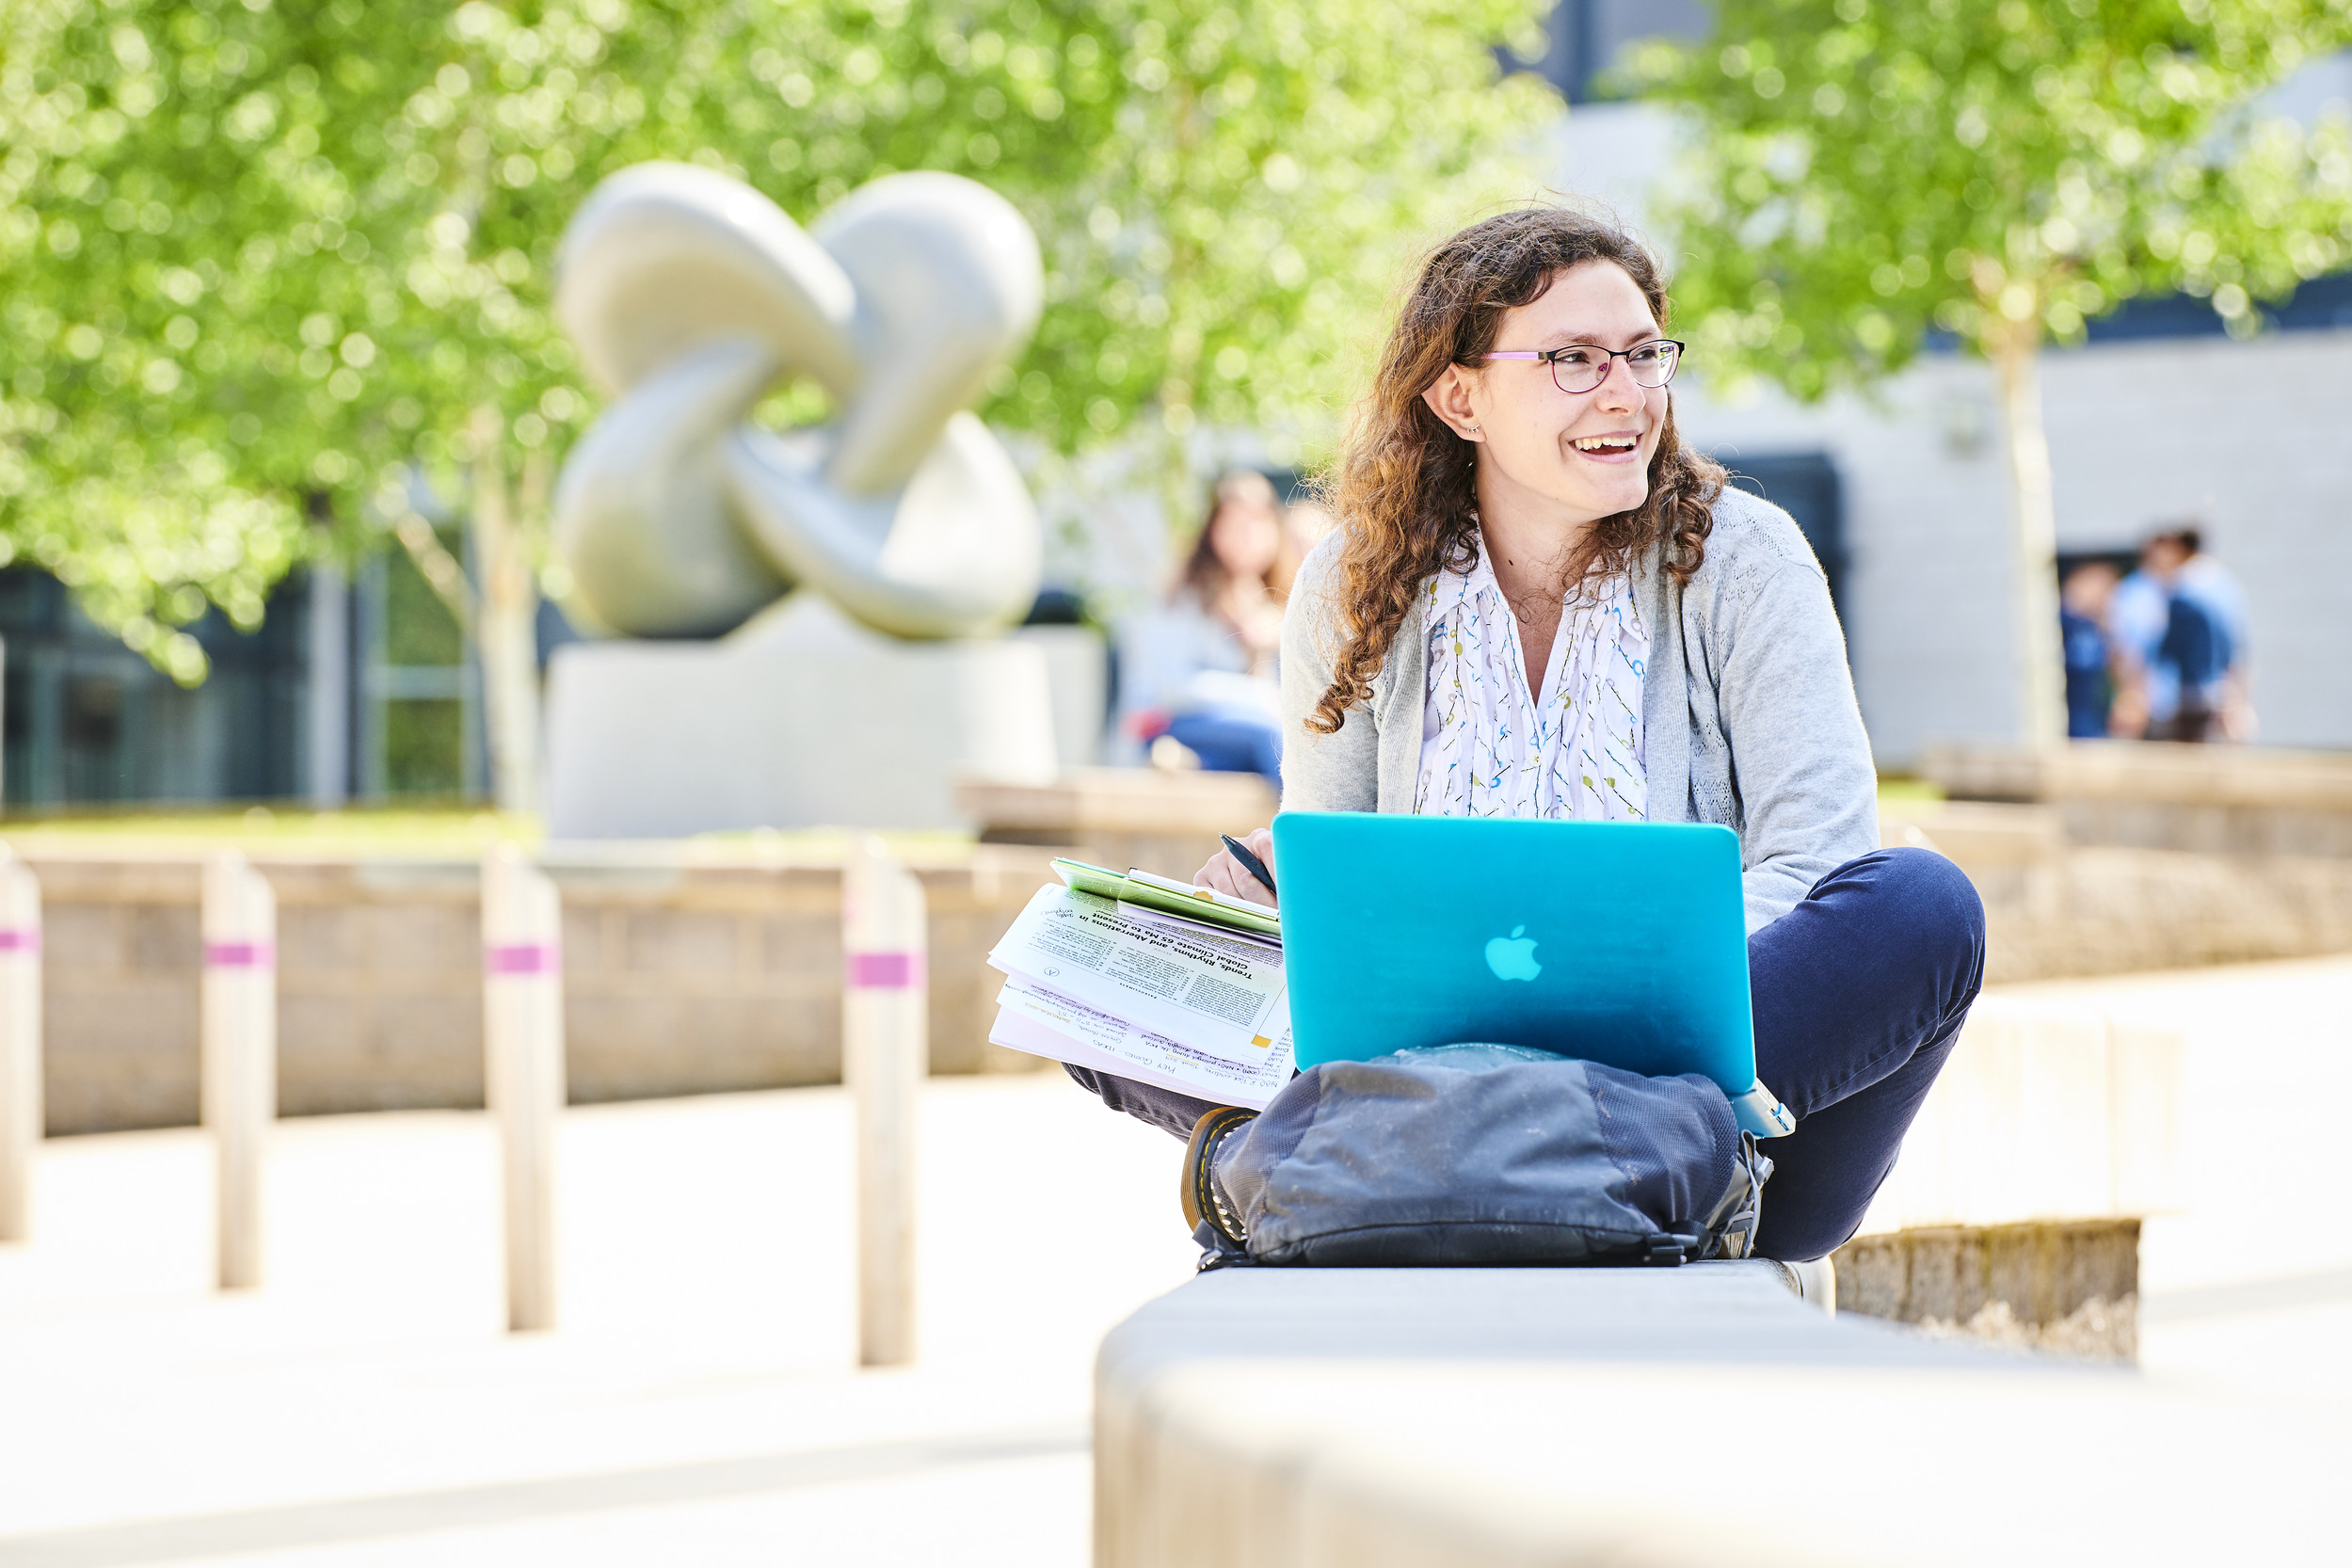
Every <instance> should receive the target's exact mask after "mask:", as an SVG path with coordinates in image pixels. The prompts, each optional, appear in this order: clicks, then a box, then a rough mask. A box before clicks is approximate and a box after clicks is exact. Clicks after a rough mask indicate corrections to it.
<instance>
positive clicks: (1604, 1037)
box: [1274, 811, 1797, 1138]
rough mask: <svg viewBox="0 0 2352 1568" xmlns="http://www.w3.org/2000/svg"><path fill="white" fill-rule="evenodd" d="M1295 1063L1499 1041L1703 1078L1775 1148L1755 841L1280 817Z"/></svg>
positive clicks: (1671, 829)
mask: <svg viewBox="0 0 2352 1568" xmlns="http://www.w3.org/2000/svg"><path fill="white" fill-rule="evenodd" d="M1274 879H1275V882H1276V884H1277V885H1278V886H1279V887H1280V888H1281V891H1282V939H1283V952H1284V968H1285V969H1286V970H1287V971H1288V978H1289V989H1290V1037H1291V1044H1292V1047H1293V1048H1294V1049H1295V1050H1296V1052H1297V1060H1298V1064H1299V1065H1300V1066H1302V1067H1311V1066H1314V1065H1316V1064H1318V1063H1322V1062H1343V1061H1356V1062H1360V1061H1364V1060H1366V1059H1368V1058H1370V1057H1374V1056H1381V1055H1384V1054H1386V1053H1387V1052H1389V1051H1393V1050H1401V1049H1403V1048H1406V1047H1409V1046H1439V1045H1447V1044H1450V1043H1452V1042H1455V1041H1467V1040H1478V1041H1494V1042H1498V1043H1500V1044H1504V1045H1512V1046H1529V1047H1533V1048H1537V1049H1541V1050H1550V1051H1558V1052H1560V1054H1561V1055H1563V1056H1575V1057H1582V1058H1584V1059H1586V1060H1588V1061H1592V1062H1599V1063H1602V1064H1606V1065H1608V1066H1611V1067H1622V1068H1624V1070H1626V1071H1628V1072H1636V1073H1642V1074H1647V1075H1650V1076H1660V1075H1665V1074H1672V1073H1699V1074H1702V1075H1704V1076H1705V1077H1707V1078H1709V1079H1712V1080H1714V1081H1715V1082H1716V1083H1717V1084H1718V1085H1719V1086H1720V1087H1721V1089H1722V1091H1723V1093H1724V1094H1725V1095H1727V1096H1730V1098H1731V1102H1732V1109H1733V1111H1734V1112H1736V1114H1737V1115H1738V1118H1739V1125H1740V1126H1741V1127H1742V1128H1745V1129H1747V1130H1748V1131H1750V1132H1752V1133H1754V1134H1755V1135H1756V1136H1757V1137H1759V1138H1776V1137H1779V1136H1781V1135H1783V1134H1784V1133H1789V1132H1794V1131H1795V1130H1796V1128H1797V1122H1796V1118H1795V1117H1794V1116H1792V1115H1790V1114H1789V1112H1788V1108H1787V1107H1786V1106H1784V1105H1783V1104H1782V1103H1781V1101H1780V1099H1779V1097H1778V1096H1775V1095H1774V1094H1773V1093H1772V1092H1771V1091H1770V1090H1768V1089H1767V1088H1766V1087H1765V1086H1764V1085H1763V1084H1762V1083H1760V1082H1758V1081H1757V1080H1756V1048H1755V1031H1754V1028H1753V1024H1752V1018H1751V1016H1750V1013H1749V1006H1748V936H1747V926H1746V922H1745V920H1744V918H1743V914H1742V902H1741V896H1740V887H1739V836H1738V835H1737V834H1736V833H1734V832H1733V831H1732V830H1731V829H1730V828H1728V827H1717V826H1712V825H1706V824H1687V825H1686V824H1662V823H1576V822H1529V821H1526V820H1523V819H1518V818H1505V817H1418V816H1378V815H1372V814H1368V813H1364V812H1354V811H1285V812H1283V813H1282V814H1281V815H1279V816H1277V817H1275V818H1274Z"/></svg>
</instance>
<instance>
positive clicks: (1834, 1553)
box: [1095, 1264, 2352, 1568]
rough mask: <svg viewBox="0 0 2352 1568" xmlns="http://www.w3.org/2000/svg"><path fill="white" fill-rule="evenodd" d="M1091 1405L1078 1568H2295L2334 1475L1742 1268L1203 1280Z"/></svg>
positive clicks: (2166, 1411)
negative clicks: (1990, 1567)
mask: <svg viewBox="0 0 2352 1568" xmlns="http://www.w3.org/2000/svg"><path fill="white" fill-rule="evenodd" d="M1096 1401H1097V1402H1096V1432H1095V1466H1096V1552H1095V1563H1096V1568H1212V1565H1213V1568H1485V1565H1493V1568H1538V1565H1543V1568H1567V1565H1571V1564H1585V1563H1591V1564H1595V1565H1600V1564H1608V1565H1611V1568H1631V1565H1640V1568H1684V1565H1688V1568H1701V1565H1704V1568H1720V1565H1723V1564H1729V1563H1738V1564H1743V1565H1765V1568H1778V1565H1782V1564H1791V1565H1793V1564H1799V1563H1802V1564H1807V1565H1811V1568H1820V1565H1825V1564H1826V1565H1840V1564H1850V1565H1855V1568H1862V1565H1865V1564H1866V1565H1869V1568H1903V1565H1909V1564H1921V1565H1928V1564H1935V1565H1945V1564H1952V1565H1957V1564H1974V1565H1980V1564H1983V1563H1986V1562H1996V1561H1997V1562H2002V1563H2005V1564H2039V1563H2051V1564H2058V1563H2065V1564H2070V1565H2078V1564H2081V1563H2086V1562H2111V1561H2130V1562H2134V1563H2139V1564H2147V1563H2172V1562H2200V1563H2201V1562H2211V1561H2273V1560H2277V1561H2285V1560H2308V1555H2309V1552H2310V1550H2311V1548H2312V1544H2313V1543H2316V1542H2318V1541H2322V1540H2325V1539H2328V1535H2327V1534H2324V1533H2322V1532H2325V1531H2332V1530H2333V1529H2334V1528H2335V1527H2334V1524H2333V1520H2332V1517H2331V1515H2332V1503H2331V1501H2330V1499H2331V1497H2332V1496H2333V1494H2334V1492H2335V1491H2336V1490H2337V1485H2338V1482H2339V1481H2340V1479H2341V1473H2342V1466H2343V1464H2344V1462H2345V1461H2346V1459H2348V1458H2352V1436H2347V1434H2346V1433H2344V1432H2341V1431H2335V1430H2329V1429H2328V1426H2327V1425H2326V1424H2325V1421H2326V1412H2325V1411H2324V1410H2323V1409H2321V1407H2318V1406H2313V1407H2312V1410H2311V1412H2310V1413H2309V1414H2308V1415H2306V1414H2301V1413H2296V1412H2291V1411H2290V1412H2281V1411H2278V1410H2273V1409H2269V1408H2264V1409H2254V1408H2250V1407H2246V1406H2240V1405H2233V1404H2227V1403H2222V1402H2218V1401H2207V1400H2193V1399H2189V1398H2184V1397H2177V1396H2170V1395H2166V1394H2162V1393H2158V1392H2153V1391H2151V1390H2149V1389H2147V1388H2145V1387H2142V1386H2140V1385H2139V1384H2138V1383H2137V1381H2136V1380H2135V1379H2133V1378H2130V1377H2129V1376H2127V1375H2125V1374H2120V1373H2107V1372H2093V1371H2085V1370H2075V1369H2061V1368H2058V1367H2057V1366H2056V1364H2052V1363H2045V1362H2035V1361H2027V1360H2024V1359H2021V1358H2014V1357H2002V1356H1998V1355H1995V1354H1993V1353H1992V1352H1981V1351H1976V1350H1973V1349H1964V1348H1960V1347H1957V1346H1953V1345H1948V1344H1941V1343H1936V1342H1933V1341H1928V1340H1925V1339H1920V1338H1917V1337H1912V1336H1904V1335H1901V1334H1899V1333H1897V1332H1896V1331H1894V1330H1892V1329H1889V1328H1887V1327H1885V1326H1883V1325H1876V1324H1871V1323H1868V1322H1866V1321H1864V1320H1855V1319H1851V1318H1840V1319H1837V1320H1831V1319H1828V1318H1826V1317H1824V1316H1823V1315H1821V1314H1820V1313H1817V1312H1816V1311H1814V1310H1813V1309H1812V1308H1810V1307H1808V1306H1806V1305H1805V1304H1802V1303H1800V1302H1799V1301H1798V1300H1797V1299H1796V1298H1795V1297H1794V1296H1792V1295H1790V1294H1789V1293H1788V1292H1787V1291H1786V1290H1785V1289H1784V1288H1783V1286H1782V1285H1781V1284H1780V1282H1779V1280H1778V1279H1777V1278H1776V1277H1775V1274H1774V1272H1772V1271H1771V1270H1770V1269H1769V1268H1768V1267H1766V1266H1754V1265H1742V1264H1698V1265H1694V1266H1691V1267H1688V1268H1684V1269H1661V1270H1645V1269H1623V1270H1620V1269H1593V1270H1423V1271H1409V1270H1329V1271H1322V1270H1246V1269H1244V1270H1233V1271H1227V1272H1219V1273H1214V1274H1208V1275H1205V1276H1202V1277H1201V1278H1199V1279H1196V1280H1194V1281H1193V1282H1192V1283H1191V1284H1189V1285H1186V1286H1184V1287H1183V1288H1179V1289H1177V1290H1176V1291H1174V1292H1172V1293H1171V1294H1170V1295H1168V1296H1165V1297H1163V1298H1161V1299H1160V1301H1158V1302H1155V1303H1153V1304H1150V1305H1148V1306H1146V1307H1145V1308H1144V1310H1143V1311H1141V1312H1139V1313H1137V1314H1136V1315H1135V1316H1134V1317H1133V1318H1131V1319H1129V1320H1128V1321H1127V1322H1126V1323H1124V1324H1122V1325H1121V1326H1120V1327H1119V1328H1117V1329H1116V1330H1114V1331H1113V1332H1112V1335H1111V1336H1110V1337H1109V1339H1107V1340H1106V1341H1105V1343H1104V1346H1103V1349H1102V1353H1101V1356H1100V1359H1099V1361H1098V1364H1097V1371H1096Z"/></svg>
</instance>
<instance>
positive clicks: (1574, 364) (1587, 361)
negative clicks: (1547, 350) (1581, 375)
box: [1552, 348, 1593, 370]
mask: <svg viewBox="0 0 2352 1568" xmlns="http://www.w3.org/2000/svg"><path fill="white" fill-rule="evenodd" d="M1592 360H1593V351H1592V349H1590V348H1563V349H1560V351H1558V352H1557V353H1555V354H1554V355H1553V356H1552V363H1554V364H1556V365H1566V366H1567V367H1568V368H1569V369H1570V370H1590V369H1592Z"/></svg>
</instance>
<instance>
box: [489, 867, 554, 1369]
mask: <svg viewBox="0 0 2352 1568" xmlns="http://www.w3.org/2000/svg"><path fill="white" fill-rule="evenodd" d="M562 934H563V906H562V904H560V902H559V901H558V900H557V898H556V896H555V884H554V883H552V882H551V881H549V880H548V879H547V876H546V873H544V872H541V871H540V870H539V869H538V868H537V867H536V866H533V865H531V864H530V863H529V862H527V861H526V860H524V859H523V857H522V854H521V852H520V850H518V849H516V848H515V846H514V845H512V844H501V845H499V846H498V847H497V848H495V849H493V850H491V851H490V852H489V853H488V855H486V856H483V858H482V1009H483V1013H482V1040H483V1051H484V1061H483V1086H484V1090H485V1096H486V1097H487V1098H488V1102H489V1108H490V1112H491V1113H492V1114H493V1115H495V1116H496V1117H497V1118H498V1129H499V1140H500V1143H501V1144H502V1146H503V1149H504V1168H505V1212H506V1227H505V1228H506V1326H507V1327H508V1328H509V1329H512V1330H514V1331H516V1332H517V1333H523V1332H528V1331H531V1330H536V1329H549V1328H553V1327H554V1326H555V1119H556V1115H557V1113H558V1112H561V1111H562V1109H563V1106H564V966H563V949H562V945H561V936H562Z"/></svg>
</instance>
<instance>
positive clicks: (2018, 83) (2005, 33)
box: [1636, 0, 2352, 742]
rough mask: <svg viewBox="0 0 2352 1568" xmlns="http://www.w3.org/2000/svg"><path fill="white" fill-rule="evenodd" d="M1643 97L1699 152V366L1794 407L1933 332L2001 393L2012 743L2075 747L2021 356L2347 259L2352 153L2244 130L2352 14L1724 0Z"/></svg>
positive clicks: (1904, 0)
mask: <svg viewBox="0 0 2352 1568" xmlns="http://www.w3.org/2000/svg"><path fill="white" fill-rule="evenodd" d="M1717 9H1718V16H1719V22H1720V25H1719V27H1718V30H1717V34H1716V37H1715V38H1714V39H1713V40H1710V41H1709V42H1707V43H1706V44H1704V45H1699V46H1688V47H1676V46H1669V45H1654V46H1651V47H1650V48H1648V49H1647V50H1645V51H1644V52H1643V53H1642V55H1641V56H1640V58H1639V60H1638V62H1637V65H1636V72H1637V74H1638V75H1639V76H1640V78H1641V79H1643V80H1644V81H1646V82H1647V83H1648V85H1649V86H1650V87H1651V88H1652V90H1654V91H1655V92H1656V93H1657V94H1658V95H1660V96H1662V97H1664V98H1665V99H1667V100H1669V101H1671V102H1673V103H1675V104H1680V105H1681V106H1682V107H1683V108H1684V109H1686V110H1687V111H1688V112H1689V114H1690V116H1691V117H1692V119H1693V120H1694V122H1695V123H1696V125H1697V127H1698V129H1699V133H1700V135H1699V137H1698V140H1697V144H1696V146H1695V147H1694V149H1693V156H1692V157H1691V159H1690V163H1689V168H1690V177H1689V180H1688V184H1687V185H1686V193H1685V195H1684V197H1683V198H1682V199H1681V200H1680V203H1679V205H1678V207H1677V208H1675V209H1674V210H1673V211H1672V217H1671V220H1672V223H1673V225H1674V227H1675V230H1676V232H1677V237H1678V241H1679V244H1680V246H1681V248H1682V252H1683V262H1682V265H1681V269H1680V271H1679V273H1678V275H1677V277H1676V280H1675V295H1676V297H1677V301H1678V303H1679V304H1680V305H1681V306H1682V307H1683V309H1684V311H1685V314H1684V317H1683V319H1684V322H1685V324H1686V326H1687V327H1688V329H1689V331H1690V335H1691V336H1692V337H1693V338H1694V340H1696V343H1697V344H1699V345H1702V346H1703V349H1704V359H1703V362H1704V363H1706V364H1708V365H1709V366H1710V367H1713V366H1716V365H1721V366H1723V367H1725V368H1726V369H1727V370H1728V371H1730V372H1732V373H1733V374H1734V375H1735V376H1736V375H1753V376H1763V377H1766V378H1768V379H1770V380H1772V381H1774V382H1777V383H1778V384H1779V385H1781V386H1782V387H1784V388H1785V389H1787V390H1788V391H1789V392H1793V393H1795V394H1796V395H1797V396H1799V397H1800V398H1804V399H1808V400H1810V399H1816V398H1819V397H1821V396H1823V395H1825V394H1827V393H1830V392H1834V391H1837V390H1839V389H1842V388H1852V387H1860V386H1865V385H1867V384H1869V383H1871V382H1873V381H1876V380H1878V379H1879V378H1880V377H1883V376H1887V375H1890V374H1892V373H1893V372H1895V371H1896V370H1898V369H1900V368H1901V367H1902V366H1903V365H1904V364H1905V363H1906V362H1908V361H1909V360H1911V359H1912V356H1914V355H1915V354H1917V353H1918V352H1919V351H1920V350H1921V347H1922V346H1923V341H1924V340H1925V339H1926V338H1927V336H1928V333H1929V332H1930V331H1931V330H1934V331H1941V332H1944V333H1948V334H1950V335H1952V336H1953V337H1955V338H1957V339H1958V340H1959V341H1960V343H1961V344H1965V345H1966V346H1967V347H1968V348H1970V349H1972V350H1974V351H1975V352H1976V353H1978V354H1980V355H1982V356H1983V357H1984V358H1986V359H1987V360H1991V361H1992V364H1993V365H1994V366H1995V368H1996V369H1997V371H1998V375H1999V383H2000V388H2001V399H2002V406H2003V410H2004V424H2005V430H2006V436H2007V447H2008V466H2009V479H2010V488H2011V492H2012V506H2013V510H2014V515H2015V520H2016V525H2017V552H2018V559H2017V574H2018V576H2017V580H2018V584H2019V601H2018V606H2017V612H2018V626H2019V629H2020V636H2019V642H2020V648H2019V661H2018V669H2019V677H2018V678H2019V682H2020V689H2021V706H2020V710H2019V712H2020V715H2021V723H2022V725H2023V727H2024V729H2025V731H2026V733H2027V734H2028V736H2029V737H2031V738H2032V739H2034V740H2035V741H2037V742H2055V741H2056V739H2057V738H2058V737H2059V736H2061V735H2063V733H2064V728H2065V727H2064V716H2063V706H2062V696H2061V692H2060V685H2059V677H2060V664H2059V659H2058V653H2057V646H2056V639H2057V606H2056V585H2055V566H2054V561H2053V555H2054V549H2055V543H2054V540H2055V530H2054V516H2053V504H2052V499H2051V481H2050V458H2049V448H2048V443H2047V440H2046V439H2045V436H2044V434H2043V429H2042V422H2041V408H2040V392H2039V391H2038V386H2037V381H2036V376H2035V368H2034V367H2035V355H2036V354H2037V352H2038V351H2039V350H2040V347H2041V346H2042V345H2043V344H2045V343H2049V342H2053V341H2056V342H2059V343H2067V342H2073V341H2077V340H2079V339H2080V338H2081V336H2082V334H2083V328H2084V323H2085V322H2086V321H2088V319H2090V318H2092V317H2095V316H2097V315H2100V314H2101V313H2103V312H2106V311H2109V310H2111V309H2113V308H2114V307H2115V306H2117V305H2118V304H2120V303H2121V302H2122V301H2124V300H2127V299H2130V298H2132V297H2134V296H2137V295H2141V294H2146V293H2149V292H2152V291H2168V290H2176V289H2181V290H2186V291H2188V292H2190V293H2192V294H2195V295H2199V296H2206V297H2209V298H2211V300H2212V301H2213V304H2214V308H2215V309H2216V311H2218V312H2220V313H2221V314H2222V316H2223V317H2224V318H2225V319H2226V320H2227V321H2228V322H2229V324H2230V326H2231V328H2232V330H2233V331H2238V332H2241V333H2243V332H2248V331H2252V330H2254V329H2256V328H2257V327H2258V325H2259V319H2260V318H2259V313H2258V311H2257V307H2256V303H2255V302H2256V301H2257V300H2258V299H2261V298H2264V297H2275V296H2280V295H2283V294H2285V293H2286V292H2288V291H2290V290H2291V289H2293V288H2294V286H2295V285H2296V283H2297V282H2298V281H2300V280H2304V279H2308V278H2314V277H2317V276H2319V275H2320V274H2322V273H2325V272H2328V271H2332V270H2335V269H2337V268H2340V267H2342V266H2344V265H2345V264H2347V263H2352V226H2348V221H2347V220H2352V149H2347V145H2346V141H2345V138H2344V130H2343V127H2342V126H2341V125H2340V124H2338V125H2335V126H2333V127H2329V128H2326V129H2323V130H2321V131H2320V132H2317V133H2314V134H2307V133H2306V132H2305V130H2304V129H2303V128H2302V127H2300V126H2298V125H2296V124H2295V123H2294V122H2292V121H2289V120H2280V119H2264V118H2262V117H2260V116H2259V115H2258V114H2257V112H2256V109H2255V106H2254V105H2255V104H2256V101H2257V100H2258V98H2259V95H2260V94H2261V93H2262V92H2263V91H2264V89H2265V88H2269V87H2271V86H2273V85H2274V84H2276V83H2278V82H2279V81H2280V80H2281V79H2282V78H2284V77H2285V76H2286V75H2288V74H2289V73H2290V72H2293V71H2294V70H2295V69H2296V67H2297V66H2299V65H2301V64H2303V63H2304V62H2305V61H2306V60H2309V59H2311V58H2312V57H2314V56H2319V55H2323V54H2326V53H2328V52H2329V51H2332V50H2335V49H2338V48H2341V47H2343V46H2344V44H2345V43H2346V42H2347V41H2352V10H2348V9H2347V8H2346V7H2345V6H2344V4H2343V3H2342V0H2037V3H2033V4H2028V3H2027V0H1722V3H1721V4H1720V6H1719V7H1718V8H1717Z"/></svg>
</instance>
